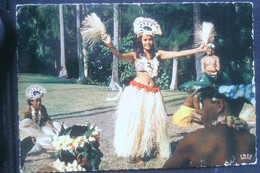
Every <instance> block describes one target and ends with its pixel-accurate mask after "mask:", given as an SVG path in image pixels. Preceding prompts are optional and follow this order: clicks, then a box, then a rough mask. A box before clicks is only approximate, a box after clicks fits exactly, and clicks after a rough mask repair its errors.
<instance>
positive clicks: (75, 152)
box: [52, 123, 103, 172]
mask: <svg viewBox="0 0 260 173" xmlns="http://www.w3.org/2000/svg"><path fill="white" fill-rule="evenodd" d="M52 144H53V146H54V147H55V149H56V150H57V151H58V159H57V160H56V162H55V163H54V167H55V168H56V169H58V170H59V171H61V172H64V171H86V170H92V171H93V170H98V165H99V163H100V159H101V157H102V156H103V154H102V153H101V151H100V150H99V149H98V147H99V129H98V127H97V126H93V125H91V124H89V123H87V124H86V125H83V126H81V125H74V126H72V127H69V128H67V129H66V130H65V129H62V130H61V132H60V135H59V136H57V137H54V141H53V143H52Z"/></svg>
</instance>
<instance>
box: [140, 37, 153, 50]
mask: <svg viewBox="0 0 260 173" xmlns="http://www.w3.org/2000/svg"><path fill="white" fill-rule="evenodd" d="M142 45H143V48H144V49H145V50H151V49H152V47H153V37H152V36H151V35H143V36H142Z"/></svg>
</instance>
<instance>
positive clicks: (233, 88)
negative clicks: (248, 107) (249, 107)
mask: <svg viewBox="0 0 260 173" xmlns="http://www.w3.org/2000/svg"><path fill="white" fill-rule="evenodd" d="M218 91H219V93H220V94H223V95H225V96H226V97H228V98H231V99H237V98H245V99H246V100H247V101H249V102H251V100H252V99H253V98H254V97H255V94H254V92H253V85H251V84H248V85H244V84H240V85H222V86H220V87H219V89H218Z"/></svg>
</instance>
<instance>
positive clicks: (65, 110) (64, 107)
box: [18, 74, 187, 120]
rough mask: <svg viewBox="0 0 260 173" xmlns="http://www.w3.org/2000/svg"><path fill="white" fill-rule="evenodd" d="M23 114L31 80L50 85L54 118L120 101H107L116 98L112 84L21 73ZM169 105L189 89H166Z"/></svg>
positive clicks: (46, 98) (109, 106) (81, 113)
mask: <svg viewBox="0 0 260 173" xmlns="http://www.w3.org/2000/svg"><path fill="white" fill-rule="evenodd" d="M18 81H19V84H18V94H19V96H18V99H19V100H18V101H19V117H20V119H21V118H23V113H24V110H25V108H26V106H27V101H26V97H25V90H26V88H27V87H28V86H30V85H31V84H39V85H41V86H43V87H44V88H46V89H47V93H46V94H45V96H44V98H43V99H42V103H43V104H44V105H45V106H46V107H47V109H48V114H49V116H50V117H51V118H52V119H54V120H57V119H63V118H68V117H70V118H71V117H80V116H86V115H93V114H94V113H97V112H102V111H106V110H110V109H114V108H115V106H116V105H117V101H113V102H111V101H106V99H107V98H108V97H110V98H113V97H115V96H116V95H117V92H113V91H109V90H108V87H105V86H95V85H80V84H77V83H75V82H73V81H69V80H64V79H59V78H55V77H53V76H45V75H32V74H19V76H18ZM162 94H163V96H164V97H163V98H164V100H165V103H166V107H167V108H168V109H169V110H171V111H170V112H169V113H173V112H172V109H173V107H174V106H178V105H181V104H182V103H183V101H184V99H185V97H186V95H187V94H186V93H183V92H174V93H173V92H172V91H169V90H165V91H162Z"/></svg>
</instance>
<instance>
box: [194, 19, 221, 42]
mask: <svg viewBox="0 0 260 173" xmlns="http://www.w3.org/2000/svg"><path fill="white" fill-rule="evenodd" d="M215 34H216V32H215V29H214V25H213V24H212V23H210V22H203V23H202V25H200V26H199V29H198V30H197V31H196V32H195V35H194V36H195V38H196V43H195V45H196V46H199V45H201V44H209V43H213V42H214V39H215Z"/></svg>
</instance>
